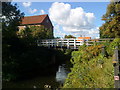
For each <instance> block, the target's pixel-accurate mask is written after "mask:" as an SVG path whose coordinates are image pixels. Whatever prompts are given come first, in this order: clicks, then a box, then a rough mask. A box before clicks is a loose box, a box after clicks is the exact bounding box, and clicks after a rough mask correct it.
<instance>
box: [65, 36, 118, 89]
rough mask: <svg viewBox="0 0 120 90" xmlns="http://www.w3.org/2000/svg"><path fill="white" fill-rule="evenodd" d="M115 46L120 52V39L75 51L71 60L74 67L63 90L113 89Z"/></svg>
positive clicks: (81, 47)
mask: <svg viewBox="0 0 120 90" xmlns="http://www.w3.org/2000/svg"><path fill="white" fill-rule="evenodd" d="M103 46H105V52H104V54H103V51H102V47H103ZM115 46H119V50H120V38H116V39H114V41H112V42H109V41H107V42H104V43H101V44H97V43H96V45H94V46H89V47H87V46H85V45H83V46H80V48H79V50H78V51H73V52H72V58H71V60H70V61H71V63H72V64H73V67H72V68H71V72H70V73H69V74H68V77H67V79H66V81H65V83H64V86H63V88H113V87H114V78H113V77H114V67H113V64H112V58H113V53H114V49H115Z"/></svg>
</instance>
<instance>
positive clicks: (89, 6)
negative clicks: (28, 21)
mask: <svg viewBox="0 0 120 90" xmlns="http://www.w3.org/2000/svg"><path fill="white" fill-rule="evenodd" d="M14 3H17V5H18V6H19V9H20V11H21V12H24V13H25V16H34V15H43V14H48V15H49V18H50V20H51V22H52V24H53V26H54V36H55V37H61V38H62V37H64V36H65V35H73V36H75V37H80V36H81V35H82V36H86V37H87V36H89V37H92V38H99V27H100V26H102V24H103V23H104V21H102V20H101V18H102V16H103V14H105V13H106V8H107V5H108V4H109V2H12V4H14Z"/></svg>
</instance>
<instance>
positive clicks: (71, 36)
mask: <svg viewBox="0 0 120 90" xmlns="http://www.w3.org/2000/svg"><path fill="white" fill-rule="evenodd" d="M64 38H75V37H74V36H73V35H65V36H64Z"/></svg>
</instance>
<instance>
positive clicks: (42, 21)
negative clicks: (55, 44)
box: [18, 14, 53, 36]
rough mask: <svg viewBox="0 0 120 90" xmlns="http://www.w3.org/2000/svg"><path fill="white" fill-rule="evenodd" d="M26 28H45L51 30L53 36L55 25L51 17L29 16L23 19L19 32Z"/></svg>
mask: <svg viewBox="0 0 120 90" xmlns="http://www.w3.org/2000/svg"><path fill="white" fill-rule="evenodd" d="M26 26H28V27H29V26H44V28H45V29H47V30H50V31H51V32H52V36H53V25H52V23H51V20H50V19H49V16H48V15H47V14H45V15H37V16H27V17H23V18H22V20H21V23H20V26H18V27H19V31H20V30H22V29H25V28H26Z"/></svg>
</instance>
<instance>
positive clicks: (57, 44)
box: [38, 38, 113, 49]
mask: <svg viewBox="0 0 120 90" xmlns="http://www.w3.org/2000/svg"><path fill="white" fill-rule="evenodd" d="M110 40H113V38H111V39H110V38H109V39H73V38H70V39H42V40H38V46H45V47H48V48H52V47H53V48H67V49H78V47H79V46H81V45H83V44H86V45H87V46H91V45H94V44H95V43H96V42H97V43H100V42H106V41H110Z"/></svg>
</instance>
